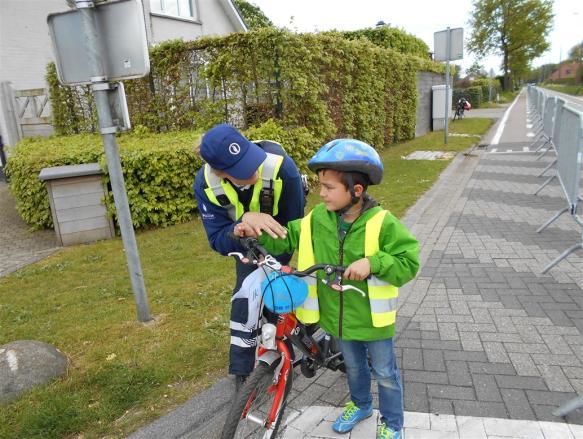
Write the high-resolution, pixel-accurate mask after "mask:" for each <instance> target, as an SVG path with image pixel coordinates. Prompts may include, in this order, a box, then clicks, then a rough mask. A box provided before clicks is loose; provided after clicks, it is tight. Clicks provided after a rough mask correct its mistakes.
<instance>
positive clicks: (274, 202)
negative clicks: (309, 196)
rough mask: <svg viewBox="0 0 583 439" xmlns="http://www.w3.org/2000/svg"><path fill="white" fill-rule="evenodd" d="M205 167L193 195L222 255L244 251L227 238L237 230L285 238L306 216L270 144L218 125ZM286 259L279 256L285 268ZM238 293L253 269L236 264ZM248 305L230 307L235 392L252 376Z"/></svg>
mask: <svg viewBox="0 0 583 439" xmlns="http://www.w3.org/2000/svg"><path fill="white" fill-rule="evenodd" d="M200 155H201V156H202V158H203V159H204V160H205V161H206V165H204V166H203V167H202V168H201V169H200V170H199V171H198V173H197V175H196V180H195V183H194V193H195V196H196V200H197V202H198V208H199V211H200V214H201V218H202V223H203V225H204V228H205V230H206V234H207V237H208V241H209V244H210V246H211V248H212V249H213V250H215V251H217V252H219V253H221V254H222V255H227V253H229V252H236V251H239V252H240V251H242V249H241V248H240V247H239V245H238V244H237V243H236V242H235V241H233V240H232V239H231V238H229V234H230V233H232V232H233V230H234V228H235V226H236V225H237V224H239V223H241V222H244V223H245V224H248V225H249V226H250V227H251V228H252V229H253V230H254V231H255V232H256V233H259V234H261V233H267V234H268V235H270V236H272V237H276V236H280V237H285V234H286V233H287V232H286V230H285V228H284V227H282V226H281V224H287V222H288V221H291V220H294V219H296V218H301V217H302V216H303V215H304V189H303V186H302V180H301V177H300V174H299V171H298V168H297V167H296V165H295V163H294V161H293V160H292V159H291V158H290V157H289V156H288V155H287V154H286V153H285V151H284V150H283V148H282V147H281V145H279V144H278V143H276V142H272V141H267V140H264V141H259V142H251V141H249V140H247V138H245V136H243V135H242V134H241V133H240V132H239V131H238V130H237V129H236V128H234V127H232V126H231V125H227V124H220V125H216V126H214V127H213V128H211V129H210V130H209V131H208V132H207V133H206V134H205V135H204V136H203V138H202V142H201V145H200ZM289 259H290V255H281V256H280V257H279V260H280V262H281V263H284V264H285V263H287V262H288V261H289ZM236 264H237V265H236V285H235V287H234V290H233V292H237V291H238V290H239V289H240V287H241V284H242V283H243V280H244V279H245V278H246V277H247V276H248V275H249V274H250V273H251V272H252V271H253V270H254V269H255V267H254V266H253V265H244V264H242V263H240V262H239V261H237V263H236ZM246 321H247V299H235V300H233V301H232V302H231V318H230V330H231V338H230V340H231V346H230V351H229V373H230V374H232V375H235V384H236V388H237V390H238V389H239V388H240V387H241V384H242V383H243V382H244V381H245V379H246V378H247V376H248V375H249V374H250V373H251V371H252V370H253V366H254V363H255V347H256V339H255V338H256V335H257V334H256V333H255V332H254V331H250V330H249V329H247V328H246V327H245V326H244V325H243V323H245V322H246Z"/></svg>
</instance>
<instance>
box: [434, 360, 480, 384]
mask: <svg viewBox="0 0 583 439" xmlns="http://www.w3.org/2000/svg"><path fill="white" fill-rule="evenodd" d="M446 368H447V377H448V379H449V384H451V385H454V386H471V385H472V384H473V381H472V377H471V375H470V372H469V370H468V365H467V364H466V363H465V362H464V361H446ZM433 373H435V372H433Z"/></svg>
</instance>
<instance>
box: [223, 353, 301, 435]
mask: <svg viewBox="0 0 583 439" xmlns="http://www.w3.org/2000/svg"><path fill="white" fill-rule="evenodd" d="M278 363H279V362H277V361H276V362H275V363H274V364H271V365H269V364H266V363H263V362H259V363H258V364H257V367H256V368H255V369H254V370H253V372H251V375H249V378H247V381H245V384H244V385H243V387H242V388H241V390H240V392H239V393H238V394H237V395H236V397H235V401H234V402H233V405H232V406H231V409H230V411H229V414H228V415H227V420H226V421H225V425H224V426H223V431H222V433H221V439H234V438H235V439H248V438H249V439H251V438H264V439H269V438H274V437H275V435H276V434H277V430H278V429H279V425H280V423H281V420H282V418H283V412H284V410H285V404H286V400H287V395H288V394H289V391H290V389H291V386H292V379H293V370H290V372H289V376H288V380H287V383H286V386H285V390H284V394H283V397H282V398H281V401H280V407H279V410H278V412H277V415H276V418H275V420H274V421H273V423H272V425H271V427H270V428H265V421H266V420H267V416H268V414H269V411H270V410H271V407H272V405H273V403H274V400H275V395H276V389H275V386H274V385H273V382H274V378H275V377H274V373H275V369H276V368H277V364H278ZM244 412H246V413H245V417H243V413H244Z"/></svg>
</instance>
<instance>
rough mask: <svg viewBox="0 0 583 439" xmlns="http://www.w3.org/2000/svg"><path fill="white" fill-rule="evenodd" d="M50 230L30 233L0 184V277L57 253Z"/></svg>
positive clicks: (12, 200)
mask: <svg viewBox="0 0 583 439" xmlns="http://www.w3.org/2000/svg"><path fill="white" fill-rule="evenodd" d="M59 248H60V247H57V243H56V240H55V232H54V231H53V230H40V231H34V232H33V231H30V228H29V227H28V225H27V224H26V223H25V222H24V221H23V220H22V218H20V216H19V215H18V212H16V208H15V202H14V198H13V197H12V194H11V193H10V189H9V188H8V185H7V184H6V183H5V182H4V181H0V249H1V251H0V276H4V275H6V274H8V273H11V272H13V271H15V270H18V269H19V268H21V267H24V266H25V265H28V264H32V263H33V262H36V261H38V260H40V259H42V258H44V257H46V256H48V255H50V254H51V253H54V252H55V251H57V250H59Z"/></svg>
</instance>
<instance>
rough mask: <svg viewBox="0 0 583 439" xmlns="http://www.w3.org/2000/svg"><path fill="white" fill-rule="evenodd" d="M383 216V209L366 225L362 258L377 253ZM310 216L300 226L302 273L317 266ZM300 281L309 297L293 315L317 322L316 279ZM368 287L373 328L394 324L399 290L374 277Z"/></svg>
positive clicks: (307, 278) (318, 312) (299, 250)
mask: <svg viewBox="0 0 583 439" xmlns="http://www.w3.org/2000/svg"><path fill="white" fill-rule="evenodd" d="M386 213H387V211H386V210H382V211H380V212H378V213H377V214H375V215H374V216H373V217H372V218H370V219H369V220H368V221H367V222H366V226H365V227H366V228H365V235H364V236H365V238H364V256H365V257H366V256H372V255H374V254H375V253H377V252H378V251H379V235H380V232H381V227H382V225H383V220H384V218H385V215H386ZM311 217H312V212H310V213H309V214H308V215H306V216H305V217H304V218H303V219H302V221H301V223H300V242H299V248H298V270H304V269H306V268H308V267H310V266H311V265H314V264H315V263H316V262H315V258H314V248H313V245H312V223H311ZM303 279H304V280H305V281H306V283H307V284H308V298H307V299H306V301H305V302H304V303H303V304H302V306H301V307H299V308H298V309H297V310H296V316H297V317H298V319H300V320H301V321H302V322H304V323H316V322H317V321H318V320H320V309H319V306H318V289H317V283H316V282H317V280H316V279H314V278H311V277H305V278H303ZM367 284H368V298H369V302H370V312H371V317H372V324H373V326H374V327H377V328H379V327H383V326H389V325H392V324H394V323H395V319H396V317H397V297H398V296H399V289H398V288H397V287H395V286H393V285H391V284H389V283H388V282H385V281H384V280H381V279H379V278H377V277H376V276H371V278H370V279H369V280H368V281H367Z"/></svg>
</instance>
